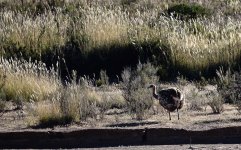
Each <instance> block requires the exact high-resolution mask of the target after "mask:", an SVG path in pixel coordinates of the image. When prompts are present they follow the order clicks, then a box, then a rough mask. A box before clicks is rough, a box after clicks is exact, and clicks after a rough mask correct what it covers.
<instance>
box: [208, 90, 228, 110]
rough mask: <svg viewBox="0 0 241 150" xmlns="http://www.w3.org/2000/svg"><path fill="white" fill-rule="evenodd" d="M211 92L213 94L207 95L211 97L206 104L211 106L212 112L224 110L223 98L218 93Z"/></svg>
mask: <svg viewBox="0 0 241 150" xmlns="http://www.w3.org/2000/svg"><path fill="white" fill-rule="evenodd" d="M212 94H213V95H212V96H209V98H211V99H210V101H209V102H208V103H207V104H208V105H209V106H210V107H211V108H212V111H213V113H215V114H220V113H222V112H223V111H224V107H223V104H224V99H223V97H222V96H221V95H219V94H214V93H212Z"/></svg>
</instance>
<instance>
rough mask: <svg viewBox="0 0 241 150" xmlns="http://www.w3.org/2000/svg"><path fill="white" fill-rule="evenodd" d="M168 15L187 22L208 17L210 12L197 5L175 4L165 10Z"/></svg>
mask: <svg viewBox="0 0 241 150" xmlns="http://www.w3.org/2000/svg"><path fill="white" fill-rule="evenodd" d="M167 12H168V14H169V15H170V14H174V16H176V17H178V18H180V19H184V20H186V19H187V20H188V19H196V18H198V17H204V16H209V15H210V10H209V9H207V8H205V7H203V6H201V5H198V4H177V5H174V6H172V7H170V8H168V10H167Z"/></svg>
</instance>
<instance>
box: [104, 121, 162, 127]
mask: <svg viewBox="0 0 241 150" xmlns="http://www.w3.org/2000/svg"><path fill="white" fill-rule="evenodd" d="M155 124H159V122H157V121H138V122H131V123H117V124H109V125H106V127H136V126H145V125H155Z"/></svg>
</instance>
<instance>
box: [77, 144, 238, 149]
mask: <svg viewBox="0 0 241 150" xmlns="http://www.w3.org/2000/svg"><path fill="white" fill-rule="evenodd" d="M147 149H148V150H160V149H161V150H188V149H189V150H240V149H241V145H240V144H214V145H213V144H205V145H204V144H202V145H200V144H197V145H191V146H190V145H154V146H153V145H152V146H119V147H103V148H86V149H82V150H147Z"/></svg>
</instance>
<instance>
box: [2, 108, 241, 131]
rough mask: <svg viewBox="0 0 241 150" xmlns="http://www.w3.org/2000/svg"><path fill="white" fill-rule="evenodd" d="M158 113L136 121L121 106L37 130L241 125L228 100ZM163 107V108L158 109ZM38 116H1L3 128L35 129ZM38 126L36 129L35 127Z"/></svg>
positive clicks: (16, 113) (20, 113)
mask: <svg viewBox="0 0 241 150" xmlns="http://www.w3.org/2000/svg"><path fill="white" fill-rule="evenodd" d="M153 109H157V110H156V111H157V112H158V113H157V114H148V115H147V116H146V118H147V119H144V120H142V121H137V120H135V119H133V118H132V117H131V116H130V115H128V114H127V113H124V112H122V111H121V110H117V109H115V110H110V111H109V112H107V114H106V115H105V116H104V118H103V119H98V118H97V120H96V119H88V120H87V121H85V122H81V123H74V124H71V125H68V126H64V127H63V126H61V127H60V126H58V127H54V128H51V129H38V130H77V129H83V128H161V127H163V128H178V129H187V130H208V129H212V128H220V127H228V126H241V115H240V114H239V113H238V111H237V110H236V108H235V106H233V105H229V104H225V105H224V112H223V113H221V114H213V113H212V110H211V108H210V107H207V108H206V110H202V111H191V110H188V109H186V108H184V109H182V110H181V111H180V120H178V119H177V113H176V112H172V113H171V116H172V120H169V117H168V113H167V112H166V111H165V110H163V109H162V108H153ZM158 109H160V110H158ZM34 120H36V118H33V117H30V116H28V114H27V113H26V112H25V111H20V110H9V111H7V112H5V113H4V114H2V116H1V117H0V131H2V132H6V131H18V130H33V129H32V128H31V127H30V125H31V124H32V123H33V122H34ZM34 130H36V129H34Z"/></svg>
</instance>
